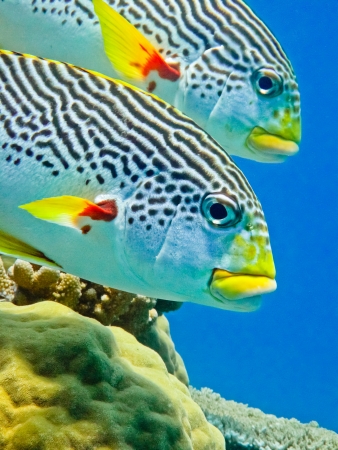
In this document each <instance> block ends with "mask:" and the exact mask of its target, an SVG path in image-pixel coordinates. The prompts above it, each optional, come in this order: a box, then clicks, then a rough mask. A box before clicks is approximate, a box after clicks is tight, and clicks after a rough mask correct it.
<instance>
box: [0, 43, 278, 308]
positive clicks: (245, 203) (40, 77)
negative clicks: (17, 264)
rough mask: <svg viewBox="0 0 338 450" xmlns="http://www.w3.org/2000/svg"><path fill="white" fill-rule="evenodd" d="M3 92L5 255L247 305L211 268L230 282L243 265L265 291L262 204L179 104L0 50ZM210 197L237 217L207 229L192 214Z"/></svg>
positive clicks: (131, 285) (267, 259) (269, 270)
mask: <svg viewBox="0 0 338 450" xmlns="http://www.w3.org/2000/svg"><path fill="white" fill-rule="evenodd" d="M0 100H1V101H0V145H1V147H0V199H1V215H0V250H1V251H2V252H4V253H6V254H12V255H14V256H20V257H22V256H23V257H25V258H26V259H28V260H31V261H35V262H40V263H41V261H42V262H44V263H45V264H47V265H48V264H52V265H54V266H55V264H56V265H57V266H59V267H62V268H64V270H66V271H68V272H70V273H73V274H75V275H78V276H80V277H83V278H86V279H89V280H92V281H94V282H98V283H101V284H106V285H109V286H112V287H116V288H118V289H122V290H127V291H131V292H138V293H141V294H144V295H150V296H158V297H161V298H167V299H172V300H177V301H197V302H200V303H204V304H212V305H214V306H218V307H222V308H230V309H252V307H253V306H252V301H251V300H246V299H244V300H243V301H242V300H241V299H240V300H239V299H238V298H237V297H236V296H237V290H236V289H237V288H238V286H239V285H240V286H243V282H242V281H241V279H239V283H236V280H235V285H236V286H237V287H236V289H235V291H234V292H235V294H233V289H232V288H231V289H230V291H229V288H226V289H225V291H226V292H231V295H235V297H236V299H235V300H236V301H235V303H231V302H232V301H234V300H231V299H230V300H228V298H227V297H226V298H223V297H222V295H223V294H219V292H224V288H223V287H222V286H223V285H222V283H223V281H221V282H220V281H219V277H220V275H219V273H221V275H222V274H225V278H226V281H225V282H224V283H225V285H226V286H228V284H229V282H228V277H229V276H230V275H231V274H230V275H229V272H228V271H229V270H230V271H234V272H236V273H237V272H239V273H241V270H242V271H243V273H244V275H243V276H244V278H245V279H247V278H248V279H250V280H251V281H250V283H251V284H250V283H249V287H250V289H252V275H251V274H254V275H253V276H257V279H259V280H261V279H263V280H264V283H265V284H266V283H267V285H268V288H264V289H263V291H264V290H265V291H267V289H269V290H270V291H271V290H273V289H274V288H275V283H274V281H272V280H271V279H272V278H274V266H273V260H272V256H271V248H270V242H269V235H268V231H267V226H266V223H265V219H264V215H263V212H262V209H261V205H260V203H259V201H258V200H257V198H256V196H255V194H254V192H253V191H252V189H251V187H250V185H249V184H248V182H247V180H246V179H245V177H244V175H243V174H242V173H241V171H240V170H239V169H238V168H237V167H236V165H235V164H234V162H233V161H232V160H231V158H230V157H229V156H228V155H227V154H226V153H225V152H224V150H223V149H222V148H221V147H220V146H219V145H218V144H217V143H216V142H215V141H214V140H213V139H212V138H210V137H209V136H208V135H207V134H206V133H205V132H204V131H203V130H202V129H200V128H199V127H198V126H197V125H196V124H195V123H194V122H193V121H192V120H191V119H189V118H187V117H186V116H184V115H183V114H182V113H180V112H179V111H178V110H177V109H175V108H174V107H172V106H170V105H169V104H167V103H165V102H164V101H163V100H160V99H158V98H156V97H154V96H152V95H150V94H147V93H145V92H142V91H141V90H139V89H136V88H134V87H132V86H129V85H127V84H126V83H123V82H119V81H116V80H112V79H109V78H108V77H104V76H102V75H97V74H95V73H92V72H89V71H87V70H84V69H80V68H77V67H74V66H71V65H68V64H63V63H58V62H55V61H48V60H45V59H43V58H38V57H33V56H30V55H21V54H17V53H12V52H8V51H0ZM210 196H211V197H212V198H215V199H216V200H215V201H216V202H217V201H218V200H217V199H218V198H221V199H223V200H222V201H225V202H228V203H225V204H227V205H228V204H230V205H234V206H231V207H229V206H227V208H228V210H227V211H229V212H227V214H226V215H225V216H224V217H225V218H226V217H227V216H228V215H229V214H230V216H229V217H230V218H231V217H232V216H231V214H233V215H234V216H233V217H234V218H235V219H236V220H235V221H233V219H231V220H232V221H233V225H231V226H228V227H225V228H222V227H218V226H214V225H210V220H211V218H210V217H209V216H206V215H205V213H202V209H203V208H205V206H203V205H204V204H205V201H206V198H209V197H210ZM214 196H216V197H214ZM224 199H225V200H224ZM213 201H214V200H213ZM41 202H42V203H41ZM40 205H41V206H40ZM229 208H230V209H229ZM231 208H232V209H231ZM74 211H75V212H74ZM28 213H30V214H28ZM208 214H211V213H208ZM212 220H214V219H212ZM229 220H230V219H229ZM50 222H51V223H50ZM231 223H232V222H231ZM60 225H61V226H60ZM64 243H66V245H64ZM10 248H13V250H12V251H11V250H9V249H10ZM18 249H19V250H18ZM79 256H80V257H79ZM89 262H90V263H89ZM225 269H226V271H224V270H225ZM214 270H216V272H217V274H218V275H217V277H216V278H217V280H216V279H215V280H216V281H215V283H216V282H217V283H216V284H215V286H216V288H215V289H216V291H217V292H216V291H215V292H216V294H215V295H216V297H215V295H214V294H212V292H211V290H210V289H211V287H210V288H209V287H208V286H209V285H210V286H213V283H214V282H213V281H212V280H213V279H214V278H213V276H214V275H213V271H214ZM258 275H259V276H258ZM178 280H180V283H177V281H178ZM267 280H268V281H267ZM232 281H233V280H231V282H232ZM240 281H241V282H240ZM231 282H230V285H231V286H232V284H231ZM219 283H221V288H219ZM244 285H245V283H244ZM258 285H259V283H258ZM240 289H241V290H243V288H240ZM248 289H249V288H248ZM257 289H258V291H257V290H254V292H256V293H259V292H263V291H262V289H261V288H260V287H258V288H257ZM241 292H242V291H241ZM250 292H251V290H250ZM227 295H228V294H227ZM241 295H242V294H241ZM220 299H221V300H220ZM243 302H244V303H243ZM253 304H254V305H256V306H257V298H256V297H255V296H254V300H253ZM256 306H254V307H256Z"/></svg>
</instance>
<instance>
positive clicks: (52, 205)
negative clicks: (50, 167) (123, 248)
mask: <svg viewBox="0 0 338 450" xmlns="http://www.w3.org/2000/svg"><path fill="white" fill-rule="evenodd" d="M19 208H21V209H25V210H26V211H28V212H29V213H30V214H32V216H34V217H36V218H37V219H41V220H46V221H47V222H52V223H56V224H57V225H62V226H64V227H71V228H77V229H78V228H79V226H78V219H79V218H80V217H84V216H85V217H89V218H91V219H92V220H102V221H104V222H110V221H112V220H113V219H115V217H116V216H117V213H118V211H117V206H116V202H115V201H114V200H107V201H103V202H101V203H99V204H98V205H96V204H95V203H93V202H91V201H90V200H86V199H84V198H79V197H73V196H71V195H63V196H61V197H51V198H44V199H42V200H36V201H35V202H32V203H27V204H26V205H21V206H19ZM81 230H82V229H81ZM82 232H83V230H82Z"/></svg>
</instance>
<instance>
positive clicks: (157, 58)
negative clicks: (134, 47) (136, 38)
mask: <svg viewBox="0 0 338 450" xmlns="http://www.w3.org/2000/svg"><path fill="white" fill-rule="evenodd" d="M140 47H141V49H142V50H143V51H144V52H146V53H147V55H148V56H149V59H148V61H147V63H146V65H145V66H144V67H143V69H142V75H143V76H144V77H147V76H148V74H149V72H150V71H151V70H156V71H157V72H158V74H159V76H160V77H161V78H164V79H166V80H170V81H177V80H178V79H179V78H180V76H181V73H180V71H179V70H177V69H175V68H174V67H171V66H170V65H169V64H168V63H167V62H165V60H164V59H163V58H162V56H161V55H160V54H159V53H153V54H150V53H149V52H148V51H147V49H146V48H144V47H143V45H141V44H140ZM134 64H135V63H134ZM136 64H137V63H136Z"/></svg>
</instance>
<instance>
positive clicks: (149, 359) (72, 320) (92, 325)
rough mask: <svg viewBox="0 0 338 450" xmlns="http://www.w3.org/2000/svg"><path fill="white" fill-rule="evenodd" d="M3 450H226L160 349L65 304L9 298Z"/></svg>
mask: <svg viewBox="0 0 338 450" xmlns="http://www.w3.org/2000/svg"><path fill="white" fill-rule="evenodd" d="M0 448H1V449H3V450H19V449H20V450H33V449H39V450H55V449H56V448H57V449H59V450H69V449H73V450H94V449H95V450H109V449H111V450H113V449H114V450H115V449H119V450H143V449H144V450H152V449H154V450H185V449H187V450H222V449H224V448H225V447H224V438H223V437H222V435H221V433H220V432H219V431H218V430H217V429H216V428H214V427H213V426H212V425H210V424H209V423H208V422H207V421H206V420H205V417H204V415H203V413H202V411H201V409H200V408H199V407H198V406H197V404H195V403H194V402H193V401H192V399H191V397H190V394H189V390H188V388H187V387H186V386H184V385H183V384H182V383H180V382H179V381H178V380H177V378H175V377H174V376H173V375H170V374H169V373H168V371H167V370H166V367H165V365H164V363H163V361H162V359H161V358H160V357H159V355H158V354H157V353H156V352H154V351H153V350H151V349H149V348H147V347H145V346H143V345H142V344H140V343H139V342H138V341H137V340H136V339H135V337H134V336H132V335H131V334H129V333H127V332H126V331H124V330H123V329H121V328H117V327H105V326H103V325H101V324H99V323H98V322H97V321H95V320H93V319H90V318H87V317H83V316H81V315H79V314H77V313H75V312H74V311H72V310H71V309H69V308H68V307H66V306H63V305H61V304H58V303H57V302H40V303H36V304H33V305H27V306H21V307H19V306H15V305H13V304H12V303H9V302H4V303H0Z"/></svg>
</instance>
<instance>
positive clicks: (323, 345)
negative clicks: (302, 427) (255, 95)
mask: <svg viewBox="0 0 338 450" xmlns="http://www.w3.org/2000/svg"><path fill="white" fill-rule="evenodd" d="M248 4H249V6H250V7H252V8H253V9H254V10H256V11H260V13H261V14H262V16H264V20H265V21H266V23H268V24H269V26H270V28H271V29H272V31H273V32H274V33H276V35H277V36H279V38H280V40H281V42H283V45H284V47H285V50H286V51H287V53H288V55H289V56H290V59H291V60H292V61H293V65H294V68H295V70H296V72H297V74H298V81H299V85H300V91H301V95H302V110H303V111H302V112H303V139H302V142H301V151H300V152H299V155H298V156H296V157H295V158H293V159H292V160H290V161H288V162H287V163H286V164H283V165H275V166H274V165H263V164H255V163H251V162H248V161H243V160H238V161H237V163H238V164H239V166H240V168H241V169H242V170H243V171H244V173H245V174H246V176H247V177H248V178H249V179H250V181H251V184H252V186H253V188H254V189H255V191H256V193H257V194H258V196H259V198H260V199H261V201H262V203H263V205H264V211H265V214H266V218H267V221H268V223H269V230H270V236H271V240H272V243H273V248H274V256H275V262H276V267H277V282H278V290H277V291H276V292H275V293H274V294H272V295H270V296H269V299H268V301H266V302H265V303H264V305H263V307H262V309H260V310H259V311H257V312H256V313H250V314H247V315H245V314H244V315H243V314H238V313H231V312H226V311H224V312H223V311H222V312H220V311H218V310H215V309H212V308H209V309H208V310H206V308H205V307H200V306H197V305H188V304H187V305H184V306H183V308H182V309H181V310H180V311H179V313H173V314H171V315H169V320H170V322H171V328H172V335H173V339H174V341H175V344H176V348H177V350H178V351H179V352H180V353H181V355H182V356H183V359H184V361H185V363H186V366H187V369H188V373H189V375H190V380H191V384H192V385H194V386H196V387H202V386H209V387H211V388H212V389H214V390H215V391H216V392H219V393H221V394H222V396H224V397H225V398H227V399H229V400H236V401H239V402H243V403H248V404H249V406H253V407H258V408H261V409H262V410H263V411H264V412H266V413H271V414H276V415H277V416H284V417H287V418H291V417H295V418H296V419H298V420H300V421H303V422H309V421H311V420H316V421H317V422H318V423H319V425H320V426H323V427H326V428H329V429H332V430H334V431H336V432H338V384H337V383H338V288H337V284H338V245H337V242H338V237H337V222H338V207H337V204H338V202H337V198H338V187H337V186H338V183H337V180H338V176H337V173H338V144H337V142H338V108H337V92H338V89H337V88H338V78H337V71H338V61H337V47H338V35H337V17H338V3H337V1H336V0H328V1H327V2H326V3H325V7H324V5H323V3H321V2H319V1H318V0H317V1H315V0H310V1H309V0H298V1H297V3H296V4H295V2H294V1H293V0H285V1H284V2H269V1H267V0H248ZM286 14H287V15H286Z"/></svg>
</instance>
